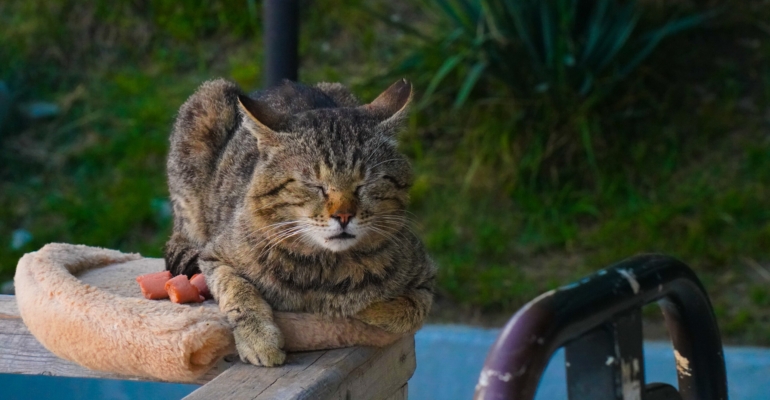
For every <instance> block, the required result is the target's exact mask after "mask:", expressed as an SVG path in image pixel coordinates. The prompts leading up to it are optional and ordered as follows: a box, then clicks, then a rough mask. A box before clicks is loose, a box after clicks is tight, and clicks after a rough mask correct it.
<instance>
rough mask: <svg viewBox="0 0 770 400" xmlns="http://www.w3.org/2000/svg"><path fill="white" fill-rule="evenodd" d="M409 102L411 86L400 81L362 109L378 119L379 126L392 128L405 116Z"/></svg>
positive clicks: (404, 81)
mask: <svg viewBox="0 0 770 400" xmlns="http://www.w3.org/2000/svg"><path fill="white" fill-rule="evenodd" d="M411 101H412V84H411V83H410V82H409V81H407V80H406V79H401V80H399V81H397V82H396V83H394V84H392V85H390V87H389V88H387V89H386V90H385V91H384V92H382V94H380V95H379V96H377V98H376V99H374V101H372V102H371V103H369V104H367V105H365V106H363V107H364V108H365V109H367V110H368V111H369V112H370V113H371V114H372V115H374V116H375V117H376V118H378V119H379V120H380V124H386V125H389V126H393V125H398V123H399V122H400V121H401V120H402V119H403V118H404V116H406V112H407V110H408V108H409V107H408V106H409V103H410V102H411Z"/></svg>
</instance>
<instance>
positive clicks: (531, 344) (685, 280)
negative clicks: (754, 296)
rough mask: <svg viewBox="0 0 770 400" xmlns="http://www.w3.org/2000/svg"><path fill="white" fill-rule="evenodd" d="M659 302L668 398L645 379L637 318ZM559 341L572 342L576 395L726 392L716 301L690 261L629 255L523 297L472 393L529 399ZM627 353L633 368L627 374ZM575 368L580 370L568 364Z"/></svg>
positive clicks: (719, 399) (571, 380)
mask: <svg viewBox="0 0 770 400" xmlns="http://www.w3.org/2000/svg"><path fill="white" fill-rule="evenodd" d="M654 301H659V304H660V306H661V308H662V310H663V312H664V315H665V318H666V323H667V326H668V329H669V332H670V334H671V337H672V341H673V344H674V349H675V356H676V359H677V370H678V378H679V392H678V395H679V396H681V397H671V396H673V395H672V394H671V390H672V389H673V388H672V387H670V386H668V387H666V386H665V385H664V386H661V385H650V386H646V385H645V381H644V373H643V369H644V360H643V357H642V355H641V325H640V320H638V318H637V317H638V316H639V312H640V309H641V307H642V306H643V305H645V304H648V303H651V302H654ZM631 331H634V332H635V333H632V334H630V333H629V332H631ZM628 335H632V336H628ZM610 343H611V345H610ZM562 346H567V362H568V363H569V367H568V368H567V371H568V372H567V374H568V387H569V390H568V391H569V394H570V399H571V400H576V399H595V398H607V399H624V400H630V399H647V398H648V395H649V399H650V400H652V399H664V398H671V399H678V398H681V399H684V400H724V399H727V378H726V373H725V364H724V356H723V353H722V342H721V339H720V336H719V330H718V327H717V323H716V319H715V318H714V313H713V310H712V308H711V303H710V302H709V299H708V296H707V295H706V292H705V290H704V289H703V286H702V285H701V283H700V281H699V280H698V278H697V277H696V276H695V274H694V273H693V272H692V270H691V269H690V268H689V267H687V266H686V265H685V264H683V263H682V262H680V261H678V260H676V259H674V258H671V257H667V256H662V255H644V256H637V257H633V258H629V259H627V260H624V261H622V262H620V263H617V264H615V265H613V266H611V267H608V268H607V269H604V270H601V271H599V272H597V273H595V274H593V275H591V276H589V277H587V278H585V279H583V280H581V281H579V282H576V283H573V284H571V285H567V286H564V287H562V288H559V289H556V290H553V291H550V292H547V293H544V294H542V295H540V296H539V297H538V298H536V299H534V300H532V301H531V302H529V303H528V304H526V305H525V306H524V307H522V309H521V310H519V311H518V312H517V313H516V314H515V315H514V316H513V318H511V320H510V321H509V322H508V324H507V325H506V326H505V328H504V329H503V331H502V333H501V334H500V336H499V337H498V339H497V341H496V342H495V344H494V345H493V346H492V348H491V349H490V351H489V354H488V356H487V359H486V362H485V364H484V368H483V369H482V371H481V376H480V377H479V384H478V385H477V386H476V394H475V396H474V398H475V399H517V400H530V399H533V398H534V395H535V391H536V390H537V385H538V383H539V381H540V377H541V375H542V373H543V371H544V370H545V367H546V366H547V364H548V361H549V360H550V358H551V356H552V354H553V353H554V351H556V350H557V349H558V348H560V347H562ZM592 346H595V347H592ZM592 350H593V351H595V352H596V353H593V354H592V353H591V352H592ZM608 357H613V360H609V358H608ZM602 358H604V360H605V364H601V360H602ZM635 358H638V363H639V366H638V369H637V371H639V372H638V373H637V374H634V373H633V371H634V369H633V367H634V366H633V361H634V359H635ZM608 360H609V361H611V363H610V365H606V363H607V361H608ZM615 362H619V364H615ZM624 362H625V363H627V365H630V368H631V370H630V371H631V373H630V374H628V376H626V377H625V378H627V379H625V380H624V376H623V372H624V371H623V363H624ZM629 362H630V364H628V363H629ZM578 364H582V365H578ZM602 366H603V367H604V369H601V368H600V367H602ZM607 367H610V368H609V371H607V370H606V369H608V368H607ZM576 368H577V369H582V371H578V370H574V371H572V370H573V369H576ZM618 368H619V369H618ZM571 371H572V372H571ZM592 374H593V376H594V377H595V378H596V379H597V381H596V382H599V383H597V387H596V388H595V389H597V390H598V385H599V384H601V385H603V386H602V388H604V389H603V392H602V393H601V394H597V393H598V392H597V391H595V390H593V388H591V387H590V382H588V383H587V382H581V381H583V380H585V379H589V377H590V376H592ZM618 378H620V379H618ZM601 382H603V383H601ZM624 384H625V385H626V386H625V387H626V390H628V391H627V392H625V393H624ZM610 387H611V388H610ZM629 388H630V389H629ZM634 388H636V389H634ZM642 388H643V389H642ZM640 392H641V393H640ZM674 392H676V391H675V390H674ZM618 393H620V397H618Z"/></svg>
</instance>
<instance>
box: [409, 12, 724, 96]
mask: <svg viewBox="0 0 770 400" xmlns="http://www.w3.org/2000/svg"><path fill="white" fill-rule="evenodd" d="M424 1H425V6H426V8H427V10H432V11H433V13H434V14H435V15H437V16H438V19H439V20H440V23H441V24H442V25H443V26H441V27H440V28H439V29H437V30H436V31H438V32H440V33H439V34H434V35H432V36H431V35H423V36H421V37H422V39H421V40H423V43H424V46H420V48H418V50H416V51H415V54H413V55H412V56H411V57H408V58H407V59H406V61H404V63H403V64H402V65H401V68H400V70H404V69H407V70H409V69H411V70H414V69H420V68H422V69H424V68H426V67H428V68H429V69H430V68H431V67H433V68H434V70H433V71H432V75H431V78H430V82H429V84H428V89H427V90H426V93H425V98H426V100H427V99H430V97H431V95H432V94H433V93H435V91H436V90H437V89H439V88H440V87H441V86H442V84H445V79H446V78H447V77H448V76H458V75H460V77H461V79H460V82H461V83H460V84H459V85H455V89H456V90H455V93H456V94H455V97H454V105H455V106H456V107H459V106H461V105H463V104H464V103H465V102H466V100H467V99H468V97H469V96H470V94H471V92H472V91H473V89H474V88H476V86H477V85H478V84H479V82H480V81H483V80H488V79H490V78H491V79H493V80H497V81H500V82H502V83H504V84H505V85H506V86H507V87H508V88H509V89H510V90H511V91H512V94H513V95H514V96H517V97H520V98H533V97H536V96H540V95H546V96H550V97H552V98H554V99H562V98H565V97H566V98H570V97H580V98H583V99H586V98H588V97H591V98H593V99H600V98H602V97H604V96H605V95H606V94H607V93H609V92H610V91H611V90H612V89H613V88H614V87H615V86H616V85H617V83H619V82H621V81H622V80H623V79H624V78H626V77H627V76H628V75H629V74H630V73H631V72H632V71H634V69H635V68H637V67H638V66H639V65H640V63H641V62H642V61H644V60H645V59H646V58H647V57H648V56H649V55H650V54H651V53H652V51H653V50H654V49H655V48H656V46H657V45H658V44H659V43H660V42H661V41H662V40H663V39H665V38H666V37H668V36H671V35H673V34H675V33H678V32H681V31H683V30H686V29H689V28H692V27H694V26H696V25H698V24H700V23H702V22H703V21H704V20H706V19H707V18H709V17H710V16H711V15H712V14H710V13H704V14H697V15H689V16H685V17H681V18H673V19H671V20H669V21H668V22H666V23H664V24H662V25H661V26H658V27H655V28H652V29H648V30H644V31H643V30H642V29H639V28H638V22H639V20H640V18H641V14H642V12H643V11H642V9H641V8H640V7H639V5H638V4H637V2H636V1H634V0H628V1H620V0H424ZM411 31H414V30H411ZM437 58H438V59H441V60H442V62H441V63H440V64H439V65H433V66H431V65H428V64H430V63H431V62H433V63H434V64H435V61H436V59H437ZM486 83H487V84H488V85H489V84H492V82H486Z"/></svg>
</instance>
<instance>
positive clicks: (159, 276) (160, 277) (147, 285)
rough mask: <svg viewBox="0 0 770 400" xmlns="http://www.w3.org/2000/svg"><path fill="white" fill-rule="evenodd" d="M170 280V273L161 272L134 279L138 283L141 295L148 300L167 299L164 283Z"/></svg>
mask: <svg viewBox="0 0 770 400" xmlns="http://www.w3.org/2000/svg"><path fill="white" fill-rule="evenodd" d="M169 279H171V272H169V271H162V272H154V273H152V274H145V275H140V276H137V277H136V281H137V282H138V283H139V288H141V289H142V294H143V295H144V297H145V298H147V299H150V300H160V299H167V298H168V292H166V282H168V280H169Z"/></svg>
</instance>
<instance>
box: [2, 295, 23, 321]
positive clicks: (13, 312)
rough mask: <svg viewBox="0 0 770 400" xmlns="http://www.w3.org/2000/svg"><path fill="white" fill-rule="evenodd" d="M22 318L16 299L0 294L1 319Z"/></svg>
mask: <svg viewBox="0 0 770 400" xmlns="http://www.w3.org/2000/svg"><path fill="white" fill-rule="evenodd" d="M8 318H20V315H19V308H18V307H16V297H14V296H11V295H7V294H0V319H8Z"/></svg>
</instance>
